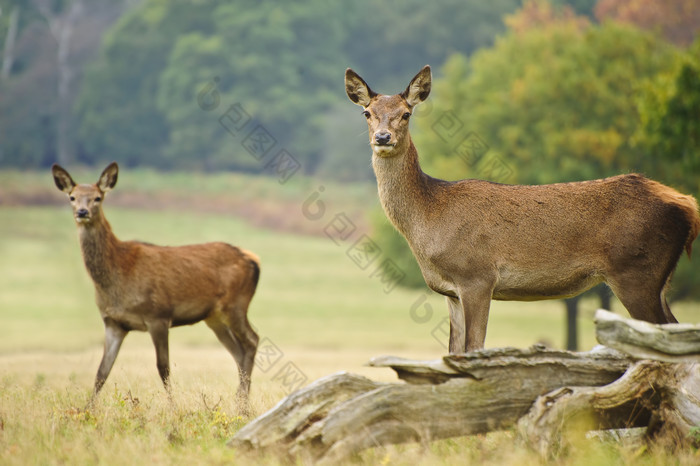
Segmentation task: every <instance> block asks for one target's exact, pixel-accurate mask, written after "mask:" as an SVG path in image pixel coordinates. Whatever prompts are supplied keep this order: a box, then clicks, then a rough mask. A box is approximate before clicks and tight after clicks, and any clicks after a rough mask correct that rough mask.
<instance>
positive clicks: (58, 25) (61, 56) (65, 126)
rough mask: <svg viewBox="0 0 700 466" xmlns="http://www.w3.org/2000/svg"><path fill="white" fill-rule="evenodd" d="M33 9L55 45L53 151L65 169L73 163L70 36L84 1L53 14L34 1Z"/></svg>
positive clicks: (73, 2) (81, 0)
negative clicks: (45, 26)
mask: <svg viewBox="0 0 700 466" xmlns="http://www.w3.org/2000/svg"><path fill="white" fill-rule="evenodd" d="M35 5H36V7H37V9H38V10H39V12H40V13H41V14H42V16H44V18H45V19H46V21H47V23H48V24H49V30H50V31H51V34H52V35H53V37H54V39H55V40H56V44H57V52H56V66H57V68H58V79H57V103H56V149H57V159H58V162H59V163H60V164H63V165H66V164H70V162H72V160H73V155H74V147H73V134H72V129H73V125H72V123H73V121H72V119H73V118H72V105H71V104H72V101H71V98H70V89H71V84H72V83H73V80H74V78H75V72H74V70H73V67H72V64H71V63H70V50H71V36H72V35H73V30H74V28H75V25H76V23H77V22H78V21H79V20H80V19H81V17H82V16H83V11H84V7H83V0H73V1H72V2H71V3H70V5H68V7H66V8H65V9H64V10H63V11H61V12H54V11H52V9H51V7H50V5H49V3H48V2H43V1H40V0H35Z"/></svg>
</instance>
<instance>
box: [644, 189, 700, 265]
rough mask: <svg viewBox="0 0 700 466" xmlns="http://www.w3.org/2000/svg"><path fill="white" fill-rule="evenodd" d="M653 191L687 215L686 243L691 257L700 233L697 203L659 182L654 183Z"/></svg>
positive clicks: (699, 214) (686, 249) (699, 213)
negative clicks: (694, 243)
mask: <svg viewBox="0 0 700 466" xmlns="http://www.w3.org/2000/svg"><path fill="white" fill-rule="evenodd" d="M652 190H653V191H654V193H655V194H656V195H657V196H658V197H659V198H661V200H662V201H664V202H665V203H667V204H673V205H675V206H676V207H678V208H680V209H681V210H682V211H683V213H684V214H685V218H686V221H687V222H688V226H689V230H688V238H687V239H686V241H685V251H686V252H687V253H688V257H690V254H691V252H692V250H693V241H695V238H697V237H698V233H700V211H698V203H697V201H696V200H695V198H694V197H693V196H688V195H685V194H681V193H679V192H678V191H676V190H675V189H673V188H669V187H668V186H665V185H663V184H661V183H657V182H653V185H652Z"/></svg>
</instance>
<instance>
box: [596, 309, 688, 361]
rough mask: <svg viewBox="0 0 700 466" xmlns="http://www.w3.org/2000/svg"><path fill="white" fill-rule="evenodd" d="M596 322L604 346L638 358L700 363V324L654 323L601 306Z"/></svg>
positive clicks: (597, 336) (600, 340) (599, 337)
mask: <svg viewBox="0 0 700 466" xmlns="http://www.w3.org/2000/svg"><path fill="white" fill-rule="evenodd" d="M595 323H596V338H597V339H598V341H599V342H600V343H601V344H602V345H605V346H608V347H610V348H615V349H617V350H620V351H622V352H624V353H627V354H630V355H632V356H634V357H635V358H637V359H652V360H654V361H666V362H686V363H687V362H692V361H696V362H700V325H691V324H665V325H655V324H650V323H648V322H643V321H641V320H633V319H625V318H622V317H620V316H618V315H617V314H613V313H612V312H608V311H605V310H602V309H601V310H599V311H597V312H596V315H595Z"/></svg>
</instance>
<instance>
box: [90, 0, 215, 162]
mask: <svg viewBox="0 0 700 466" xmlns="http://www.w3.org/2000/svg"><path fill="white" fill-rule="evenodd" d="M212 28H213V22H212V21H211V11H210V10H209V9H208V8H204V7H203V5H202V4H201V3H199V2H189V1H185V0H173V1H168V0H150V1H145V2H143V3H142V4H141V5H140V6H138V7H136V8H134V9H132V10H130V11H129V12H128V13H127V14H125V15H124V16H123V17H121V18H120V20H119V21H118V22H117V23H116V25H115V26H114V28H113V29H111V30H110V31H109V32H108V33H107V34H106V35H105V37H104V40H103V44H102V47H101V49H100V54H99V57H98V58H97V59H96V60H95V61H94V62H93V63H91V64H90V65H89V66H88V67H87V70H86V72H85V83H84V86H83V89H82V91H81V93H80V95H79V97H78V100H77V103H76V110H77V114H78V118H79V119H80V128H79V133H78V134H79V137H80V140H81V143H82V145H83V150H84V152H85V156H84V160H85V161H86V162H89V163H97V162H99V163H103V162H105V161H109V160H117V161H119V162H121V163H124V164H126V165H131V166H133V165H138V164H144V165H151V166H157V167H166V166H169V165H168V164H167V163H166V162H164V161H163V159H162V155H163V147H164V146H165V144H166V143H167V141H168V134H169V126H168V122H167V119H166V117H165V116H164V115H163V113H162V111H161V110H160V109H159V106H158V88H159V84H160V75H161V73H162V72H163V70H164V69H165V67H166V66H167V63H168V58H169V56H170V53H171V50H172V49H173V46H174V45H175V42H176V37H177V36H178V35H179V34H188V33H190V32H193V31H197V30H199V31H202V30H204V31H207V30H208V31H211V30H212ZM193 102H194V100H193ZM193 105H194V104H193Z"/></svg>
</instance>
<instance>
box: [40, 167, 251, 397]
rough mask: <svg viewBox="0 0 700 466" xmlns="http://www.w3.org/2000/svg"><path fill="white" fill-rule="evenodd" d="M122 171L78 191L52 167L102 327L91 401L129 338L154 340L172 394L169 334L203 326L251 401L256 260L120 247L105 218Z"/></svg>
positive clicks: (222, 248)
mask: <svg viewBox="0 0 700 466" xmlns="http://www.w3.org/2000/svg"><path fill="white" fill-rule="evenodd" d="M118 171H119V168H118V166H117V164H116V163H111V164H110V165H108V166H107V168H105V169H104V171H103V172H102V175H101V176H100V178H99V180H98V181H97V183H96V184H76V183H75V182H74V181H73V178H71V176H70V174H68V172H67V171H66V170H65V169H63V168H62V167H60V166H58V165H54V166H53V167H52V172H53V179H54V181H55V183H56V186H57V187H58V189H60V190H61V191H63V192H64V193H66V194H67V195H68V197H69V199H70V203H71V206H72V208H73V218H74V219H75V223H76V224H77V226H78V236H79V238H80V247H81V250H82V254H83V259H84V261H85V266H86V268H87V271H88V273H89V274H90V277H91V278H92V280H93V282H94V285H95V293H96V300H97V307H98V308H99V310H100V315H101V316H102V320H103V321H104V326H105V344H104V354H103V356H102V362H101V363H100V367H99V369H98V370H97V376H96V378H95V387H94V391H93V397H92V399H94V398H95V396H96V395H97V394H98V392H99V391H100V389H101V388H102V386H103V385H104V383H105V380H106V379H107V376H109V373H110V371H111V369H112V365H113V364H114V360H115V359H116V357H117V354H118V353H119V348H120V347H121V344H122V341H123V340H124V337H126V335H127V333H129V331H131V330H138V331H147V332H148V333H149V334H150V335H151V338H152V340H153V344H154V345H155V348H156V360H157V367H158V373H159V374H160V378H161V380H162V381H163V385H164V386H165V388H166V390H168V391H169V377H170V364H169V357H168V331H169V329H170V327H177V326H180V325H191V324H194V323H197V322H199V321H202V320H203V321H204V322H205V323H206V324H207V325H208V326H209V328H211V329H212V330H213V331H214V333H215V334H216V336H217V337H218V339H219V341H220V342H221V343H222V344H223V345H224V347H225V348H226V349H227V350H228V351H229V353H231V355H233V358H234V359H235V361H236V364H237V365H238V372H239V377H240V384H239V387H238V392H237V396H239V397H240V398H241V399H242V400H243V401H245V400H247V397H248V392H249V390H250V374H251V371H252V370H253V363H254V359H255V352H256V350H257V347H258V335H257V334H256V333H255V331H254V330H253V329H252V327H251V326H250V324H249V323H248V317H247V313H248V305H249V304H250V300H251V299H252V298H253V295H254V294H255V289H256V287H257V284H258V278H259V275H260V261H259V259H258V257H257V256H255V254H253V253H251V252H248V251H245V250H242V249H239V248H237V247H234V246H231V245H228V244H226V243H206V244H197V245H189V246H178V247H163V246H155V245H153V244H148V243H141V242H137V241H120V240H119V239H118V238H117V237H116V236H115V235H114V233H113V232H112V228H111V227H110V225H109V223H108V222H107V219H106V218H105V215H104V213H103V211H102V201H103V199H104V196H105V194H106V193H107V192H108V191H110V190H111V189H112V188H114V186H115V185H116V183H117V175H118Z"/></svg>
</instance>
